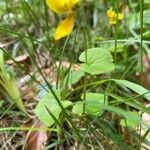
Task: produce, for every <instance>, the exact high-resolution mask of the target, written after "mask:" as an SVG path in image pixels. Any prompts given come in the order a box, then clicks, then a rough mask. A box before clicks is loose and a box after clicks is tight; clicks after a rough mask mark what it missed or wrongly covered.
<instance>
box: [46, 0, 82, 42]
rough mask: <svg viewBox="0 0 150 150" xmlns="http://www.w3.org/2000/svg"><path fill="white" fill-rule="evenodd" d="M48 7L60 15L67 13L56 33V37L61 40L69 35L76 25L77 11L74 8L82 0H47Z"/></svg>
mask: <svg viewBox="0 0 150 150" xmlns="http://www.w3.org/2000/svg"><path fill="white" fill-rule="evenodd" d="M46 2H47V5H48V7H49V8H50V9H51V10H52V11H54V12H55V13H57V14H59V15H64V14H65V15H67V17H66V18H65V19H64V20H62V21H60V23H59V24H58V27H57V28H56V30H55V33H54V39H55V40H59V39H61V38H63V37H65V36H67V35H69V34H70V33H71V32H72V30H73V27H74V23H75V18H76V13H75V11H74V10H73V9H74V7H75V5H76V4H78V3H79V2H80V0H46Z"/></svg>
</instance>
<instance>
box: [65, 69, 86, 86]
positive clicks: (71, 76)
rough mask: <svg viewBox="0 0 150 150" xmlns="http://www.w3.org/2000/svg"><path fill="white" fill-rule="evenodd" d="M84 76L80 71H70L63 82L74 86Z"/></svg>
mask: <svg viewBox="0 0 150 150" xmlns="http://www.w3.org/2000/svg"><path fill="white" fill-rule="evenodd" d="M84 75H85V73H84V72H83V71H82V70H78V71H71V72H69V73H68V75H67V76H66V78H65V82H67V80H68V84H75V83H77V82H78V81H79V80H80V79H81V78H82V77H83V76H84Z"/></svg>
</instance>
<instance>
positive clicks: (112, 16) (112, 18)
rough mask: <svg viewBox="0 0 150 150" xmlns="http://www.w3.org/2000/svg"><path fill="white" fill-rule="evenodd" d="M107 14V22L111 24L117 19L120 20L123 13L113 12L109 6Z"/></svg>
mask: <svg viewBox="0 0 150 150" xmlns="http://www.w3.org/2000/svg"><path fill="white" fill-rule="evenodd" d="M107 16H108V17H109V24H110V25H113V24H116V23H117V19H118V20H122V19H123V15H122V14H121V13H118V15H117V13H115V12H114V11H113V10H112V8H110V9H109V10H107Z"/></svg>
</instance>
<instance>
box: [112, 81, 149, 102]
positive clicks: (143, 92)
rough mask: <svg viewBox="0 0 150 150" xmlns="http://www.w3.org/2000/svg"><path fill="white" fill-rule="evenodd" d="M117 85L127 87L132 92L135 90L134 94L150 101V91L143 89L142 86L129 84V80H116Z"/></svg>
mask: <svg viewBox="0 0 150 150" xmlns="http://www.w3.org/2000/svg"><path fill="white" fill-rule="evenodd" d="M114 81H115V82H116V83H117V84H119V85H121V86H124V87H127V88H129V89H131V90H133V91H134V92H136V93H138V94H140V95H142V96H144V98H146V99H147V100H150V91H149V90H147V89H145V88H143V87H142V86H140V85H137V84H135V83H132V82H129V81H127V80H114Z"/></svg>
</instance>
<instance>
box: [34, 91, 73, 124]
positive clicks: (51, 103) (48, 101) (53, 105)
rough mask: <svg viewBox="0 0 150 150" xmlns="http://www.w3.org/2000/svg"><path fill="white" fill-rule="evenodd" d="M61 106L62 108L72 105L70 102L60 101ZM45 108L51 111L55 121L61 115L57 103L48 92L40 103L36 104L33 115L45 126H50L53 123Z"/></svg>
mask: <svg viewBox="0 0 150 150" xmlns="http://www.w3.org/2000/svg"><path fill="white" fill-rule="evenodd" d="M61 104H62V105H63V107H64V108H66V107H68V106H70V105H71V104H72V103H71V102H70V101H66V100H65V101H61ZM46 107H47V108H48V109H49V110H50V111H51V113H52V114H53V116H55V118H56V119H58V118H59V114H60V113H61V111H62V109H61V107H60V106H59V104H58V102H57V101H56V100H55V98H54V96H53V95H52V94H51V92H49V93H48V94H47V95H46V96H45V97H43V98H42V99H41V100H40V102H39V103H38V105H37V107H36V109H35V114H36V115H37V116H38V118H39V119H40V120H41V121H42V122H43V123H44V125H45V126H48V127H49V126H51V125H53V124H54V123H55V121H54V120H53V118H52V116H51V115H50V114H49V112H48V111H47V109H46Z"/></svg>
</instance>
